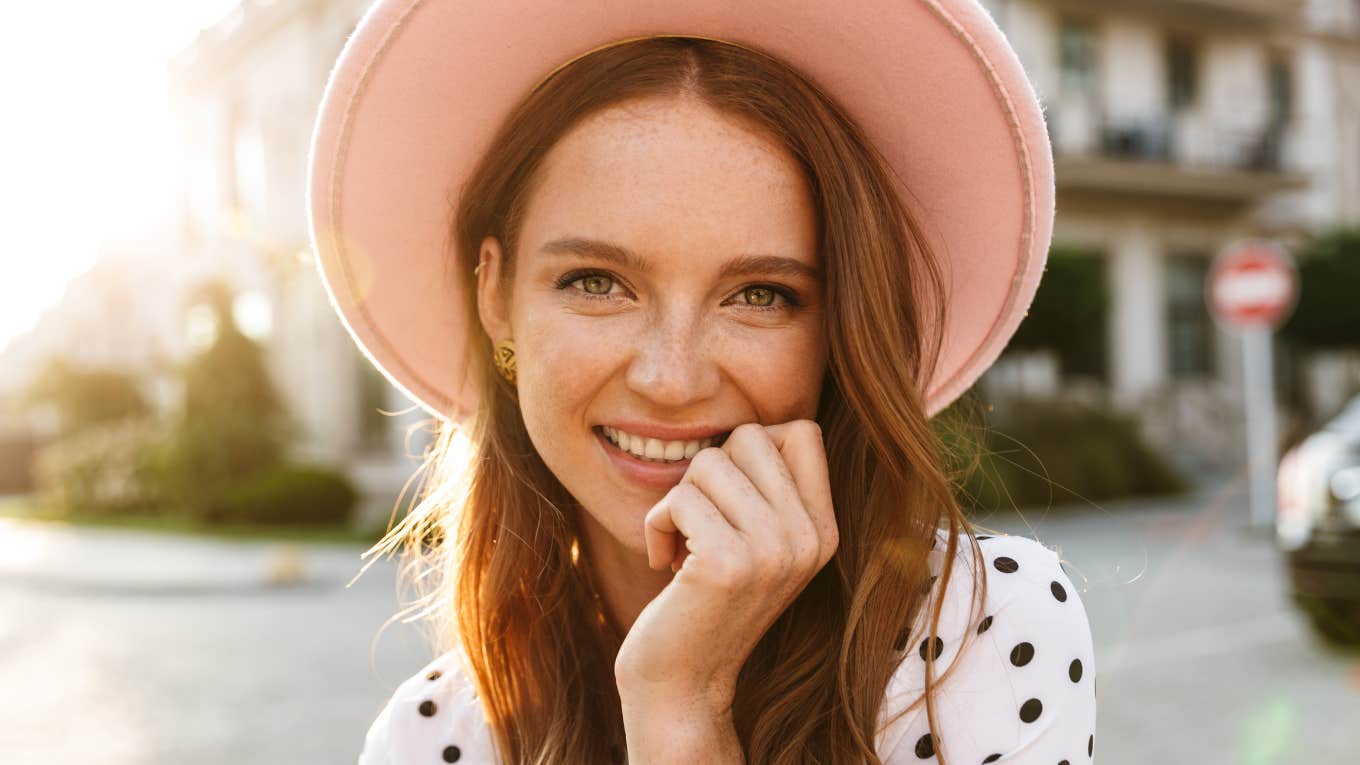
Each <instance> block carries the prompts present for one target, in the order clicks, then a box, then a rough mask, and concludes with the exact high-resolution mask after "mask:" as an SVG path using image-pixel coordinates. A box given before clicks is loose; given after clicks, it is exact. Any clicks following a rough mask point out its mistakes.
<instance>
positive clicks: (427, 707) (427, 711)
mask: <svg viewBox="0 0 1360 765" xmlns="http://www.w3.org/2000/svg"><path fill="white" fill-rule="evenodd" d="M437 711H439V707H438V706H435V703H434V702H433V701H430V700H429V699H426V700H424V701H422V702H420V713H421V714H423V715H425V716H426V717H434V713H435V712H437Z"/></svg>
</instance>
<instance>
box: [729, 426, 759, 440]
mask: <svg viewBox="0 0 1360 765" xmlns="http://www.w3.org/2000/svg"><path fill="white" fill-rule="evenodd" d="M764 433H765V428H764V427H762V426H761V425H760V423H756V422H743V423H742V424H740V425H738V426H737V427H736V428H733V430H732V435H730V436H728V437H727V440H728V441H731V440H732V439H738V440H740V441H746V440H748V439H753V438H757V437H759V436H761V435H763V434H764Z"/></svg>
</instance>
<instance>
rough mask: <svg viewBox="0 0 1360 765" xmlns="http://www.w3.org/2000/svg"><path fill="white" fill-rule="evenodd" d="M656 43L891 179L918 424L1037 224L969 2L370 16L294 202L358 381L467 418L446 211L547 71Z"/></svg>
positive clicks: (525, 1) (998, 321) (430, 10)
mask: <svg viewBox="0 0 1360 765" xmlns="http://www.w3.org/2000/svg"><path fill="white" fill-rule="evenodd" d="M527 20H532V23H527ZM658 34H672V35H674V34H681V35H693V36H696V37H707V38H714V39H717V40H722V41H726V42H731V43H735V44H738V45H744V46H746V47H749V48H754V49H757V50H760V51H763V52H765V53H769V54H772V55H774V56H776V57H778V58H781V59H783V60H784V61H785V62H787V63H789V64H790V65H792V66H793V67H795V68H796V69H798V70H799V71H800V72H802V73H803V74H804V75H806V76H808V77H809V78H811V79H812V80H813V81H814V82H816V83H817V84H818V85H819V86H820V87H821V88H823V89H824V90H825V91H826V92H828V93H829V94H830V96H831V97H832V98H833V99H834V100H835V101H837V102H838V103H839V104H840V105H841V106H842V107H843V108H844V109H845V110H846V111H847V112H848V113H849V115H850V117H851V118H852V119H854V120H855V122H856V123H858V125H859V127H860V128H861V129H862V130H863V132H864V134H865V135H866V136H868V138H869V140H871V141H872V142H874V143H875V144H876V145H877V148H878V149H879V151H880V152H881V153H882V155H883V156H884V157H885V159H886V160H887V161H888V162H889V163H890V164H891V165H892V169H893V170H894V171H895V176H896V177H897V178H899V179H907V184H909V186H910V188H909V189H908V188H907V185H906V184H904V185H903V186H902V187H901V188H899V189H898V191H899V195H900V196H901V197H902V200H903V203H904V204H906V205H908V206H909V208H910V209H911V210H912V212H913V214H914V215H916V216H917V218H918V219H919V220H920V221H921V222H922V223H923V228H924V230H925V233H926V236H927V238H928V239H929V240H930V243H931V244H932V246H933V251H934V252H935V253H937V254H938V255H939V256H940V257H941V258H942V259H943V260H944V261H945V262H944V263H943V264H942V265H943V266H944V271H945V275H946V278H947V280H948V281H947V285H948V290H949V292H948V296H947V299H948V309H947V310H948V319H947V324H946V327H945V332H944V344H943V346H942V348H941V351H940V352H941V356H940V359H939V362H938V364H937V366H936V373H935V376H934V378H933V379H932V380H931V381H930V385H929V387H928V390H927V413H928V414H929V415H932V416H933V415H934V414H936V413H937V412H938V411H939V410H941V409H943V408H944V407H945V406H947V405H948V404H949V403H950V402H952V401H953V400H954V399H956V398H957V397H958V396H959V395H961V394H962V393H963V392H964V391H965V390H967V388H968V387H969V386H970V385H972V384H973V382H974V381H975V380H976V379H977V377H978V376H979V375H981V374H982V372H983V371H984V370H986V369H987V367H989V366H991V364H992V362H994V361H995V360H996V357H997V356H998V355H999V354H1000V353H1001V350H1002V348H1003V347H1005V345H1006V343H1007V342H1008V341H1009V340H1010V338H1011V335H1012V334H1013V333H1014V332H1015V329H1016V327H1017V326H1018V325H1019V324H1020V320H1021V319H1022V318H1023V317H1024V315H1025V311H1026V310H1027V309H1028V308H1029V304H1030V301H1031V300H1032V299H1033V297H1034V292H1035V290H1036V289H1037V288H1038V286H1039V277H1040V276H1041V274H1042V273H1043V269H1044V262H1045V260H1046V258H1047V253H1048V246H1049V242H1050V238H1051V236H1052V230H1053V204H1054V201H1053V200H1054V190H1053V158H1052V153H1051V149H1050V147H1049V143H1048V134H1047V130H1046V129H1045V125H1044V118H1043V112H1042V110H1041V107H1040V105H1039V102H1038V99H1037V98H1036V97H1035V94H1034V91H1033V89H1032V88H1031V86H1030V83H1029V80H1028V79H1027V78H1026V77H1025V72H1024V69H1023V68H1022V67H1021V64H1020V61H1019V59H1017V58H1016V55H1015V52H1014V51H1013V50H1012V49H1011V47H1010V45H1009V44H1008V43H1007V42H1006V39H1005V37H1004V36H1003V35H1002V33H1001V31H1000V30H999V29H998V28H997V27H996V25H995V23H994V22H993V21H992V19H991V17H990V16H989V15H988V14H987V12H986V10H984V9H983V8H982V7H981V6H980V5H979V4H978V3H977V2H976V0H835V1H834V2H831V1H830V0H827V1H825V2H810V1H807V2H794V3H790V2H788V0H742V2H739V3H734V2H731V0H683V2H676V0H592V1H591V2H589V3H579V2H567V1H566V0H496V2H453V0H378V2H376V3H375V4H374V5H373V6H372V7H371V8H370V9H369V10H368V12H367V13H366V14H365V15H364V18H363V20H362V21H361V22H360V23H359V26H358V28H357V29H356V30H355V32H354V34H353V36H352V37H351V38H350V39H349V41H348V43H347V44H346V45H345V48H344V51H343V52H342V53H341V54H340V58H339V60H338V61H337V62H336V65H335V68H334V69H333V70H332V72H331V76H330V81H329V82H328V83H327V86H326V92H325V96H324V98H323V100H322V104H321V111H320V114H319V116H318V118H317V123H316V129H315V133H314V135H313V137H312V146H311V156H310V187H309V190H308V207H309V213H310V214H309V223H310V226H311V237H312V246H313V248H314V249H315V251H316V256H317V262H318V264H319V267H320V270H321V274H322V278H323V281H324V282H325V285H326V289H327V291H328V293H329V295H330V299H331V302H332V304H333V305H334V306H335V309H336V311H337V312H338V313H339V314H340V318H341V321H342V322H344V324H345V327H346V328H347V329H348V330H349V332H350V334H351V335H353V337H354V339H355V341H356V342H357V343H358V344H359V347H360V348H361V349H362V350H363V352H364V353H365V354H366V355H367V356H368V358H369V359H370V360H371V361H372V362H373V363H374V365H376V366H377V367H378V369H379V370H381V371H382V373H383V374H384V375H385V376H386V377H387V378H388V379H389V380H390V381H391V382H392V384H394V385H396V386H397V387H398V388H400V389H401V390H402V391H403V392H404V393H405V394H406V395H408V396H409V397H411V398H412V399H413V400H414V401H416V402H418V403H420V404H421V405H422V406H423V407H424V408H425V409H427V410H428V411H429V412H430V413H431V414H433V415H434V416H436V417H438V418H441V419H445V420H451V421H455V422H456V421H460V420H462V419H463V418H464V417H466V416H467V415H468V414H470V413H471V412H472V411H473V407H474V406H475V404H476V401H477V395H478V391H477V385H476V383H475V382H473V380H472V376H471V374H470V373H469V370H466V369H462V368H460V367H461V365H462V358H463V351H464V349H463V347H462V342H463V338H464V337H465V336H466V334H465V333H466V328H465V327H464V326H463V322H464V317H465V316H466V315H467V312H466V311H465V310H464V307H463V306H462V301H463V296H462V293H461V291H459V290H454V289H450V288H449V287H448V283H447V282H446V281H445V277H444V263H445V261H446V259H447V258H448V257H450V255H449V253H448V252H447V250H446V247H447V246H448V245H447V242H448V234H449V229H450V225H451V220H450V217H449V216H450V211H451V209H453V207H455V206H456V202H457V199H456V196H455V195H456V193H457V190H458V189H459V188H460V187H461V183H462V181H463V179H464V178H465V176H466V175H467V174H468V173H470V172H471V170H472V168H473V167H474V165H475V164H476V163H477V161H478V159H479V158H480V156H481V154H482V152H483V151H484V150H485V149H486V147H487V146H488V144H489V143H490V140H491V138H492V135H493V134H494V133H495V131H496V129H497V128H498V127H499V125H500V123H501V121H502V120H503V119H504V117H505V116H506V115H507V114H508V113H509V112H510V110H511V109H512V107H513V106H515V104H516V103H517V102H518V101H519V100H520V99H521V98H522V97H523V96H524V95H526V94H527V93H528V92H529V90H530V89H531V88H533V87H534V86H535V85H537V84H538V83H539V82H541V81H542V80H543V79H544V78H546V77H547V76H548V75H549V74H551V73H552V72H553V71H554V70H555V69H556V68H557V67H558V66H559V65H561V64H563V63H564V62H566V61H569V60H571V59H573V58H576V57H578V56H580V55H582V54H584V53H586V52H589V51H592V50H595V49H597V48H601V47H605V46H607V45H609V44H610V43H613V42H622V41H625V40H627V39H631V38H637V37H645V36H651V35H658ZM467 276H468V275H466V274H459V275H458V277H457V278H459V279H464V278H467Z"/></svg>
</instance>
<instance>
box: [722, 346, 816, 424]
mask: <svg viewBox="0 0 1360 765" xmlns="http://www.w3.org/2000/svg"><path fill="white" fill-rule="evenodd" d="M719 348H720V356H719V358H720V359H721V362H720V363H721V364H722V365H723V367H724V369H725V370H726V372H727V376H728V378H729V379H730V380H732V381H734V382H735V384H736V385H737V386H738V387H740V388H742V389H743V392H744V395H745V396H746V397H747V398H748V399H749V401H750V402H751V403H752V404H753V405H754V406H755V408H756V410H757V411H758V412H759V413H760V415H761V418H762V419H763V420H766V421H769V422H784V421H787V420H791V419H797V418H802V417H807V418H811V417H812V416H813V415H814V414H815V413H816V409H817V400H818V398H819V397H820V395H821V384H822V378H823V376H824V375H825V373H826V348H825V344H824V342H823V341H822V338H821V336H820V334H818V333H816V332H814V331H807V332H795V331H792V330H790V331H787V332H763V333H750V334H747V333H741V334H739V335H736V336H733V337H730V338H728V339H727V340H725V341H724V342H723V343H722V344H721V345H720V346H719Z"/></svg>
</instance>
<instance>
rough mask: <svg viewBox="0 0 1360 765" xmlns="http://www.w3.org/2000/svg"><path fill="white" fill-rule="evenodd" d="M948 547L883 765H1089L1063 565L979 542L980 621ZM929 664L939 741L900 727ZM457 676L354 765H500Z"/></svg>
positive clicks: (421, 695) (902, 670)
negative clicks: (934, 613) (942, 579)
mask: <svg viewBox="0 0 1360 765" xmlns="http://www.w3.org/2000/svg"><path fill="white" fill-rule="evenodd" d="M946 537H947V532H946V531H943V530H942V531H940V532H939V533H938V536H937V540H936V544H935V548H934V549H933V550H932V551H931V553H930V556H929V559H930V569H931V573H932V577H931V580H930V583H929V586H930V598H931V600H930V602H929V603H927V605H926V606H924V607H922V609H921V611H920V612H919V614H918V616H917V623H916V626H915V627H914V628H913V631H912V632H911V633H910V635H911V636H912V637H911V639H912V640H913V641H914V643H915V644H913V645H907V644H906V642H907V639H908V638H907V637H905V636H904V637H903V638H902V641H901V642H900V643H899V645H898V650H899V651H901V652H902V661H901V664H900V665H899V666H898V668H897V670H896V672H895V673H894V675H893V678H892V681H891V682H890V683H889V685H888V692H887V696H886V698H885V699H884V704H883V708H882V712H881V714H880V730H879V733H878V737H877V739H876V742H875V743H876V746H877V751H878V754H879V757H880V758H881V759H882V761H883V763H884V764H885V765H929V764H930V763H938V762H940V759H939V758H940V754H941V753H942V754H943V756H944V757H945V759H946V760H947V762H948V763H950V765H986V764H987V763H997V764H998V765H1079V764H1080V765H1089V763H1091V762H1092V761H1093V760H1094V755H1095V726H1096V670H1095V657H1094V648H1093V643H1092V638H1091V628H1090V623H1089V622H1088V620H1087V615H1086V611H1085V608H1084V606H1083V605H1082V602H1081V598H1080V597H1078V595H1077V590H1076V588H1075V587H1074V586H1073V585H1072V582H1071V580H1070V579H1069V578H1068V576H1067V572H1066V569H1065V567H1064V566H1063V564H1062V563H1061V562H1060V560H1059V558H1058V554H1057V553H1056V552H1055V551H1053V550H1052V549H1050V548H1048V547H1046V546H1044V545H1043V544H1041V543H1039V542H1037V541H1035V540H1033V539H1030V538H1027V537H1022V536H1011V535H1005V536H987V535H981V534H980V535H978V546H979V548H980V549H981V551H982V556H983V559H984V562H985V567H984V569H983V570H984V571H986V577H987V599H986V603H985V607H984V608H982V609H981V611H978V610H977V607H976V603H975V602H970V595H971V594H972V590H973V578H972V577H973V574H974V572H973V565H974V564H972V562H971V561H972V549H971V547H970V546H969V545H968V544H967V539H966V538H964V537H960V539H959V545H958V550H957V555H956V558H955V562H956V564H958V565H955V566H954V568H953V571H952V572H951V575H950V581H949V591H948V592H946V593H943V594H942V593H941V592H940V591H939V590H940V586H939V584H938V581H937V580H938V579H939V575H940V572H941V569H942V567H943V563H944V545H945V541H946ZM941 597H942V598H943V603H942V604H941V612H940V624H939V631H938V634H937V637H936V638H935V639H934V640H933V641H932V640H930V639H929V638H928V637H923V636H928V635H929V632H928V629H927V628H928V626H929V618H930V607H931V606H933V603H934V601H935V600H936V599H938V598H941ZM970 616H971V617H972V618H971V620H970V619H969V617H970ZM970 633H971V634H970ZM965 638H967V643H966V645H965ZM960 647H963V648H964V650H963V651H962V652H960ZM928 653H933V654H934V661H935V671H934V677H935V678H936V685H935V688H936V690H935V695H934V706H935V716H936V733H935V734H934V735H932V733H931V731H930V727H929V725H928V724H927V719H926V709H925V705H924V703H920V704H917V706H916V708H915V709H912V710H911V711H909V712H907V713H906V714H905V715H900V716H899V715H898V713H900V712H901V711H902V710H904V709H907V708H908V707H910V706H911V704H912V703H913V702H916V701H917V700H918V699H919V698H920V696H921V694H922V693H923V692H924V690H925V669H926V664H925V661H926V657H927V654H928ZM463 662H464V658H463V654H462V652H461V651H458V650H455V651H450V652H448V653H446V654H444V655H442V656H439V657H437V658H436V659H434V660H433V661H431V662H430V663H429V664H428V665H426V666H425V667H424V668H423V669H421V670H420V671H419V672H417V673H416V674H414V675H412V676H411V677H410V678H407V679H406V680H405V681H403V682H402V683H401V684H400V685H399V686H398V687H397V689H396V691H395V692H394V693H393V694H392V696H391V698H390V699H389V700H388V701H387V703H386V705H385V706H384V707H383V708H382V711H381V712H379V713H378V716H377V718H376V719H375V720H374V721H373V724H372V726H371V727H370V728H369V731H368V734H367V736H366V738H365V740H364V745H363V749H362V751H361V753H360V755H359V760H358V765H426V764H427V763H428V764H429V765H435V764H436V763H448V762H461V763H469V764H471V765H497V760H496V759H495V755H494V749H493V747H492V743H491V733H490V728H489V727H488V726H487V723H486V718H485V717H484V716H483V713H482V710H481V707H480V706H479V704H478V702H477V698H476V693H475V691H474V690H473V687H472V684H471V683H470V681H469V680H468V677H469V675H468V673H467V672H466V671H465V669H464V664H463ZM946 671H948V672H950V674H949V676H948V677H946V678H945V679H944V680H943V682H941V681H940V680H939V678H940V677H942V676H943V675H944V674H945V672H946ZM893 718H896V719H893ZM616 755H617V756H616V757H615V759H616V761H618V762H622V761H623V760H624V759H626V757H625V756H624V754H623V753H621V752H618V753H616Z"/></svg>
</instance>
